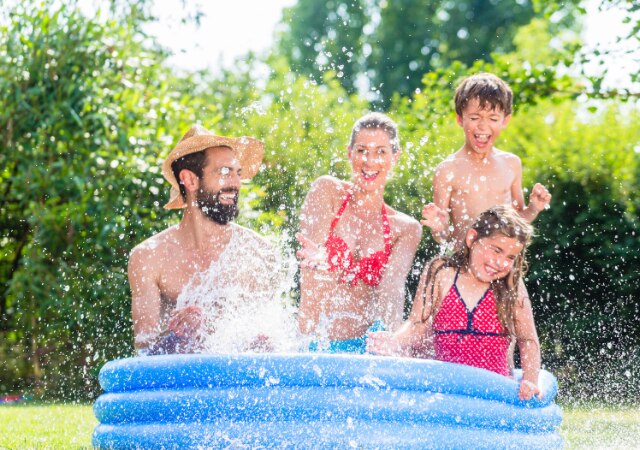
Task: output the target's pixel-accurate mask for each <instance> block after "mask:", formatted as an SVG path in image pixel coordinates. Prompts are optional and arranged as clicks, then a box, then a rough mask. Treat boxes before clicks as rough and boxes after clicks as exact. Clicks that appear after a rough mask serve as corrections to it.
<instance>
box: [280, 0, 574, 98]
mask: <svg viewBox="0 0 640 450" xmlns="http://www.w3.org/2000/svg"><path fill="white" fill-rule="evenodd" d="M566 9H567V10H571V8H566ZM534 17H535V11H534V8H533V6H532V4H531V3H530V2H522V1H515V0H492V1H491V2H487V1H484V0H467V1H457V2H450V1H440V0H400V1H368V2H366V1H363V0H357V1H347V2H340V1H329V2H315V1H313V0H299V1H298V2H297V3H296V4H295V5H294V6H292V7H290V8H287V9H286V11H285V14H284V18H283V28H284V30H283V31H282V32H281V34H280V38H279V44H278V48H279V51H280V52H281V54H282V55H284V56H285V57H286V58H287V59H288V61H289V62H290V64H291V67H292V69H293V70H294V71H295V72H296V73H300V74H304V75H307V76H310V77H311V78H312V79H314V80H316V81H319V80H320V79H321V77H322V73H324V72H325V71H327V70H333V71H336V72H338V73H339V74H341V75H342V77H340V76H339V79H340V80H341V83H342V85H343V86H344V87H345V88H346V89H347V91H348V92H354V91H355V90H356V88H358V87H360V88H361V87H362V85H363V82H362V81H363V80H360V82H359V83H358V76H361V77H364V79H365V80H367V81H368V82H369V86H370V88H371V89H372V91H374V93H375V95H373V97H372V98H373V99H374V100H376V102H380V104H382V105H383V106H386V107H388V105H389V104H390V100H391V98H392V97H393V95H394V94H395V93H398V94H400V95H405V96H406V95H410V94H411V93H412V92H413V91H414V90H415V89H417V88H420V87H421V79H422V76H423V74H424V73H426V72H430V71H433V70H437V69H442V68H446V67H448V66H449V65H450V64H451V63H452V62H454V61H461V62H462V63H463V64H465V65H472V64H473V63H474V62H475V61H477V60H485V61H491V60H492V58H493V54H504V53H508V52H510V51H512V50H513V49H514V48H515V43H514V38H515V36H516V34H517V32H518V29H519V27H521V26H523V25H526V24H527V23H529V22H530V21H531V19H532V18H534ZM572 18H573V16H572V15H571V14H565V16H564V20H562V21H558V22H557V23H556V24H555V28H556V29H564V28H567V27H570V26H571V25H572Z"/></svg>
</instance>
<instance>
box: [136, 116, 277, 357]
mask: <svg viewBox="0 0 640 450" xmlns="http://www.w3.org/2000/svg"><path fill="white" fill-rule="evenodd" d="M263 153H264V146H263V143H262V142H260V141H258V140H257V139H253V138H248V137H242V138H229V137H224V136H217V135H215V134H214V133H212V132H210V131H208V130H206V129H205V128H203V127H201V126H194V127H193V128H191V129H190V130H189V131H188V132H187V133H186V134H185V135H184V137H183V138H182V139H181V140H180V142H179V143H178V144H177V145H176V146H175V148H174V149H173V150H172V151H171V152H170V153H169V155H168V156H167V158H166V160H165V161H164V163H163V166H162V174H163V175H164V177H165V178H166V179H167V181H169V183H170V184H171V186H172V189H171V200H170V201H169V203H167V204H166V205H165V208H166V209H176V208H182V209H184V213H183V216H182V219H181V221H180V223H179V224H177V225H175V226H172V227H169V228H167V229H166V230H164V231H162V232H160V233H158V234H156V235H154V236H152V237H150V238H149V239H147V240H145V241H144V242H142V243H141V244H139V245H138V246H136V247H135V248H134V249H133V251H132V252H131V255H130V258H129V284H130V286H131V293H132V316H133V331H134V340H135V348H136V350H137V351H138V353H139V354H156V353H174V352H185V351H186V352H189V351H197V349H196V347H197V345H195V343H197V342H198V337H199V336H200V334H201V331H202V328H203V326H204V325H206V324H207V320H208V321H209V322H208V323H209V325H211V322H212V321H211V319H212V317H213V316H215V315H216V314H217V313H218V312H219V310H220V308H222V307H223V306H224V303H225V300H226V299H225V298H224V297H226V296H228V292H230V290H231V291H233V292H234V293H240V295H239V296H236V297H238V298H241V299H244V298H245V297H244V296H243V295H244V294H246V296H247V297H249V296H253V295H254V293H255V292H259V291H260V289H263V290H266V289H268V286H259V285H257V284H256V283H258V284H259V282H258V281H257V278H256V276H255V269H253V270H252V267H254V266H257V267H260V268H261V269H262V270H263V271H267V272H268V271H271V270H272V268H271V266H270V265H272V264H273V262H274V261H273V256H274V253H273V251H272V247H271V246H270V245H269V244H268V243H267V241H266V240H265V239H264V238H263V237H261V236H259V235H258V234H256V233H255V232H253V231H251V230H248V229H247V228H244V227H241V226H239V225H237V224H235V223H232V221H233V220H234V219H235V218H236V217H237V215H238V195H239V192H240V181H241V180H248V179H250V178H252V177H253V176H254V175H255V174H256V173H257V172H258V170H259V168H260V164H261V162H262V156H263ZM222 260H224V261H225V262H224V264H222V263H221V264H216V263H218V262H219V261H222ZM223 272H224V273H223ZM203 283H205V284H207V286H204V287H206V288H207V290H205V291H206V292H205V295H200V296H199V297H198V298H196V300H194V301H192V299H191V297H197V296H196V295H195V294H194V293H195V292H198V290H199V291H200V292H202V289H203V286H202V284H203ZM232 284H233V286H232ZM209 285H213V286H209ZM225 289H226V291H225ZM187 290H188V291H189V292H190V293H189V294H187V295H186V296H185V291H187ZM220 292H226V293H225V294H220ZM216 293H217V294H216ZM181 296H182V297H181ZM185 297H186V300H185ZM181 298H182V300H180V299H181ZM257 339H258V341H257V342H258V343H260V342H261V341H260V339H263V338H262V337H260V336H257Z"/></svg>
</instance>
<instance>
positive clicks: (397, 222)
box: [386, 205, 422, 238]
mask: <svg viewBox="0 0 640 450" xmlns="http://www.w3.org/2000/svg"><path fill="white" fill-rule="evenodd" d="M386 207H387V217H389V222H390V224H391V226H392V227H393V228H396V229H397V230H398V232H399V233H400V234H406V233H409V234H411V235H413V236H418V238H420V237H422V225H420V222H418V221H417V220H416V219H414V218H413V217H411V216H409V215H407V214H405V213H403V212H400V211H396V210H395V209H393V208H391V207H390V206H388V205H386Z"/></svg>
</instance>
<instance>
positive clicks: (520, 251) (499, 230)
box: [367, 206, 540, 400]
mask: <svg viewBox="0 0 640 450" xmlns="http://www.w3.org/2000/svg"><path fill="white" fill-rule="evenodd" d="M532 234H533V230H532V228H531V225H530V224H529V223H527V222H526V221H525V220H524V219H522V218H521V217H520V216H519V215H518V214H517V213H516V212H515V210H513V208H511V207H505V206H497V207H494V208H491V209H489V210H487V211H485V212H483V213H482V214H480V216H479V217H478V218H477V219H476V221H475V223H474V224H473V225H472V227H471V228H470V229H469V231H467V233H466V236H465V239H464V242H463V245H462V246H460V248H459V250H458V251H457V252H456V253H455V254H453V256H439V257H436V258H435V259H434V260H432V261H431V263H430V264H429V265H428V266H427V267H426V269H425V270H424V271H423V273H422V277H421V280H420V284H419V285H418V290H417V293H416V297H415V299H414V303H413V308H412V310H411V314H410V316H409V320H408V321H407V322H406V323H405V324H404V325H403V326H402V328H401V329H399V330H398V331H397V332H396V333H393V334H391V333H388V332H378V333H372V334H371V335H369V340H368V344H367V350H368V351H369V352H371V353H376V354H381V355H405V356H416V354H419V355H420V356H431V355H433V354H434V353H435V359H438V360H440V361H448V362H454V363H458V364H467V365H471V366H475V367H480V368H484V369H487V370H491V371H493V372H496V373H499V374H501V375H504V376H511V369H510V367H509V364H508V362H507V355H508V351H509V345H510V342H511V337H515V339H516V340H517V343H518V347H519V350H520V359H521V362H522V368H523V377H522V382H521V383H520V390H519V393H518V396H519V397H520V398H521V399H523V400H529V399H531V397H533V395H538V396H539V395H540V391H539V389H538V387H537V381H538V372H539V371H540V346H539V343H538V335H537V333H536V328H535V324H534V321H533V312H532V309H531V303H530V301H529V298H528V297H526V295H525V292H526V291H525V288H524V283H523V282H522V275H523V273H524V270H525V264H526V263H525V250H526V248H527V246H528V245H529V242H530V240H531V237H532ZM429 353H431V355H430V354H429Z"/></svg>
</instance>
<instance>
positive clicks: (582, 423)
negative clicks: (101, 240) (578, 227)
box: [0, 404, 640, 450]
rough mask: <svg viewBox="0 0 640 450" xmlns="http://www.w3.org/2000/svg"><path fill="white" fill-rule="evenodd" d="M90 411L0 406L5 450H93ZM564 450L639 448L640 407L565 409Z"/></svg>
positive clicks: (1, 441) (68, 407)
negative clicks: (85, 449)
mask: <svg viewBox="0 0 640 450" xmlns="http://www.w3.org/2000/svg"><path fill="white" fill-rule="evenodd" d="M96 424H97V422H96V419H95V418H94V416H93V411H92V409H91V405H59V404H53V405H10V406H0V448H1V449H20V450H22V449H80V448H91V432H92V431H93V428H94V427H95V426H96ZM560 433H561V434H562V437H563V438H564V441H565V448H566V449H633V448H640V406H637V407H634V408H607V407H598V406H593V407H579V408H578V407H571V406H567V407H564V420H563V422H562V428H561V429H560Z"/></svg>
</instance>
